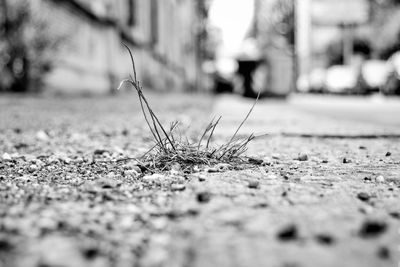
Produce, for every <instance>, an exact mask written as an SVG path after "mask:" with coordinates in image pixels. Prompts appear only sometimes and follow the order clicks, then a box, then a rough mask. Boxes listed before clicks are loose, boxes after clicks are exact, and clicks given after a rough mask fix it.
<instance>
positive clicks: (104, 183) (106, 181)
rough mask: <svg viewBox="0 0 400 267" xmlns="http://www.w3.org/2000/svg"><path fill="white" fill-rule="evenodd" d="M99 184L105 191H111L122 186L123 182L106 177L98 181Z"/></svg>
mask: <svg viewBox="0 0 400 267" xmlns="http://www.w3.org/2000/svg"><path fill="white" fill-rule="evenodd" d="M97 184H98V185H99V186H100V187H101V188H103V189H111V188H116V187H118V186H119V185H121V184H122V182H121V181H118V180H116V179H114V178H110V177H104V178H101V179H99V180H98V181H97Z"/></svg>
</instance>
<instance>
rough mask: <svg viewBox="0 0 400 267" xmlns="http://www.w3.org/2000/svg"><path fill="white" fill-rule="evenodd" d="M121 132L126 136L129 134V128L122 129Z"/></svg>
mask: <svg viewBox="0 0 400 267" xmlns="http://www.w3.org/2000/svg"><path fill="white" fill-rule="evenodd" d="M121 134H122V135H123V136H127V135H128V134H129V130H128V129H123V130H122V132H121Z"/></svg>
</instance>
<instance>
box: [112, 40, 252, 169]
mask: <svg viewBox="0 0 400 267" xmlns="http://www.w3.org/2000/svg"><path fill="white" fill-rule="evenodd" d="M124 46H125V48H126V49H127V50H128V52H129V56H130V58H131V63H132V70H133V77H132V76H131V77H130V79H126V80H123V81H121V83H120V85H119V87H118V89H119V88H121V86H122V85H123V84H125V83H128V84H130V85H132V86H133V87H134V88H135V90H136V92H137V95H138V99H139V103H140V106H141V110H142V113H143V117H144V119H145V121H146V123H147V126H148V128H149V130H150V132H151V134H152V136H153V140H154V142H155V145H154V146H153V147H152V148H151V149H150V150H149V151H148V152H146V153H145V154H144V155H143V156H141V157H140V158H139V159H135V160H137V161H138V162H140V163H141V164H142V165H143V166H145V167H146V168H147V169H148V170H151V171H164V170H169V169H170V166H173V165H174V164H177V163H178V164H179V165H180V166H181V167H182V168H183V169H184V170H186V171H191V170H193V167H194V166H198V165H202V166H204V165H205V166H213V165H215V164H218V163H240V162H245V161H244V158H243V157H242V154H243V153H244V152H245V151H246V150H247V145H248V143H249V142H251V141H252V140H253V139H254V138H255V136H254V134H251V135H249V136H247V137H245V138H240V137H238V136H237V134H238V132H239V130H240V129H241V127H242V126H243V124H244V123H245V121H246V120H247V119H248V117H249V116H250V114H251V112H252V111H253V109H254V107H255V105H256V104H257V101H258V98H259V95H258V96H257V99H256V100H255V102H254V104H253V106H252V107H251V108H250V110H249V112H248V113H247V115H246V117H245V118H244V119H243V121H242V122H241V123H240V125H239V126H238V128H237V129H236V131H235V133H234V134H233V135H232V137H231V138H230V140H229V141H228V142H227V143H225V144H223V145H220V146H218V147H216V148H215V147H212V146H211V141H212V138H213V135H214V131H215V129H216V128H217V126H218V124H219V122H220V120H221V117H219V118H218V119H217V120H215V118H214V119H212V120H211V121H210V123H209V124H208V125H207V127H206V128H205V129H204V131H203V133H202V135H201V137H200V138H199V139H198V141H189V139H188V138H182V135H181V133H180V132H177V129H178V128H179V122H173V123H172V124H171V125H170V127H169V129H166V128H165V127H164V126H163V125H162V124H161V122H160V120H159V118H158V117H157V115H156V114H155V113H154V111H153V109H152V108H151V106H150V104H149V102H148V100H147V99H146V97H145V95H144V94H143V88H142V86H141V84H140V82H139V81H138V80H137V75H136V67H135V61H134V59H133V55H132V52H131V50H130V49H129V47H128V46H126V45H125V44H124Z"/></svg>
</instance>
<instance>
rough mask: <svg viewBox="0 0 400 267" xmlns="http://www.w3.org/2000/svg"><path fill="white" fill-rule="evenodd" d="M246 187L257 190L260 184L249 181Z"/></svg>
mask: <svg viewBox="0 0 400 267" xmlns="http://www.w3.org/2000/svg"><path fill="white" fill-rule="evenodd" d="M248 187H249V188H251V189H258V188H259V187H260V182H259V181H256V180H253V181H249V184H248Z"/></svg>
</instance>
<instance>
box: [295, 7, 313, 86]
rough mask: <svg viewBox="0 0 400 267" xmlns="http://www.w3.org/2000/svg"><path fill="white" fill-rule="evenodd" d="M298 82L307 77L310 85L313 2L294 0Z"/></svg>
mask: <svg viewBox="0 0 400 267" xmlns="http://www.w3.org/2000/svg"><path fill="white" fill-rule="evenodd" d="M294 5H295V6H294V7H295V57H296V61H295V62H296V63H297V71H296V74H295V75H296V76H297V77H296V80H297V78H298V77H300V76H301V77H305V78H306V82H307V83H309V77H308V75H309V73H310V66H311V60H312V57H311V0H294Z"/></svg>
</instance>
